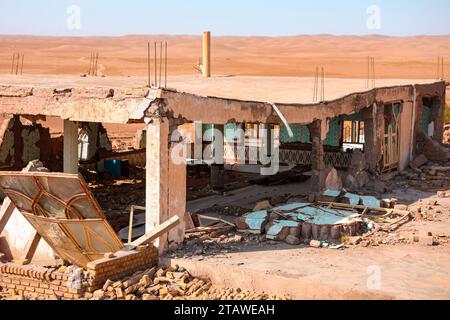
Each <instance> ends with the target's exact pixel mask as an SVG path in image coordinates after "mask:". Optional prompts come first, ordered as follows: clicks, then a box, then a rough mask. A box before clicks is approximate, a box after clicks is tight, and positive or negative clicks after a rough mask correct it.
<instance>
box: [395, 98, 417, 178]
mask: <svg viewBox="0 0 450 320" xmlns="http://www.w3.org/2000/svg"><path fill="white" fill-rule="evenodd" d="M413 122H414V121H413V104H412V102H405V103H403V109H402V112H401V114H400V139H399V143H400V155H399V157H400V159H399V168H398V169H399V171H403V170H405V169H406V168H407V167H408V165H409V162H410V161H411V160H412V159H410V152H411V141H412V139H411V130H412V124H413Z"/></svg>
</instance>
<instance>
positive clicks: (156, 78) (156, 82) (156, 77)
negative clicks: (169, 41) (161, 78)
mask: <svg viewBox="0 0 450 320" xmlns="http://www.w3.org/2000/svg"><path fill="white" fill-rule="evenodd" d="M154 45H155V86H158V69H157V65H156V64H157V62H158V61H157V59H158V58H157V56H156V55H157V53H156V41H155V42H154Z"/></svg>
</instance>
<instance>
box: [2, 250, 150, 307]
mask: <svg viewBox="0 0 450 320" xmlns="http://www.w3.org/2000/svg"><path fill="white" fill-rule="evenodd" d="M157 263H158V250H157V248H156V247H154V246H153V245H148V246H145V247H142V248H137V249H134V250H128V251H126V250H123V251H119V252H117V253H115V254H112V253H110V254H107V257H105V258H103V259H100V260H96V261H92V262H89V263H88V265H87V269H85V270H84V269H81V268H79V267H76V266H61V267H59V268H47V267H40V266H36V265H18V264H15V263H11V262H9V263H0V298H1V296H2V292H3V293H4V294H3V295H7V296H15V297H22V298H24V299H81V298H83V296H84V294H85V293H91V292H94V291H95V290H97V289H98V288H101V287H102V286H103V284H104V282H105V281H106V280H108V279H121V278H123V277H125V276H129V275H130V274H133V273H134V272H136V271H138V270H143V269H146V268H148V267H153V266H156V265H157ZM6 293H7V294H6Z"/></svg>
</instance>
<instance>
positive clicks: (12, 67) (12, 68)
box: [11, 53, 16, 74]
mask: <svg viewBox="0 0 450 320" xmlns="http://www.w3.org/2000/svg"><path fill="white" fill-rule="evenodd" d="M15 59H16V54H15V53H13V57H12V63H11V74H14V60H15Z"/></svg>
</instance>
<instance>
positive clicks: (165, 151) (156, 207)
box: [145, 119, 186, 253]
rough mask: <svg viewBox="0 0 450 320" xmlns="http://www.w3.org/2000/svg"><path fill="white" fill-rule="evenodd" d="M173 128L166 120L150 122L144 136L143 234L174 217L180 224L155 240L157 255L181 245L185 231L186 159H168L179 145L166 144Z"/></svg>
mask: <svg viewBox="0 0 450 320" xmlns="http://www.w3.org/2000/svg"><path fill="white" fill-rule="evenodd" d="M175 129H176V126H174V125H173V124H172V125H171V124H169V120H168V119H163V120H161V119H153V120H152V122H151V123H150V124H149V125H148V126H147V133H146V134H147V137H146V169H145V171H146V174H145V177H146V180H145V209H146V210H145V232H146V233H148V232H150V231H151V230H153V228H155V227H156V226H158V225H160V224H161V223H163V222H165V221H166V220H168V219H169V218H171V217H172V216H174V215H178V216H179V218H180V224H179V225H178V226H177V227H175V228H174V229H172V230H171V231H170V232H169V233H168V234H164V235H163V236H161V237H160V238H159V240H158V241H157V245H158V246H159V251H160V253H163V252H165V251H166V250H167V248H168V244H169V242H171V241H174V242H176V243H180V242H182V241H183V239H184V231H185V217H184V216H185V212H186V159H178V158H177V159H175V158H172V157H171V151H172V150H173V148H175V147H177V146H178V144H179V143H181V142H170V134H171V132H172V131H173V130H175ZM177 155H179V154H178V153H177ZM174 159H175V160H176V161H174Z"/></svg>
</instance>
